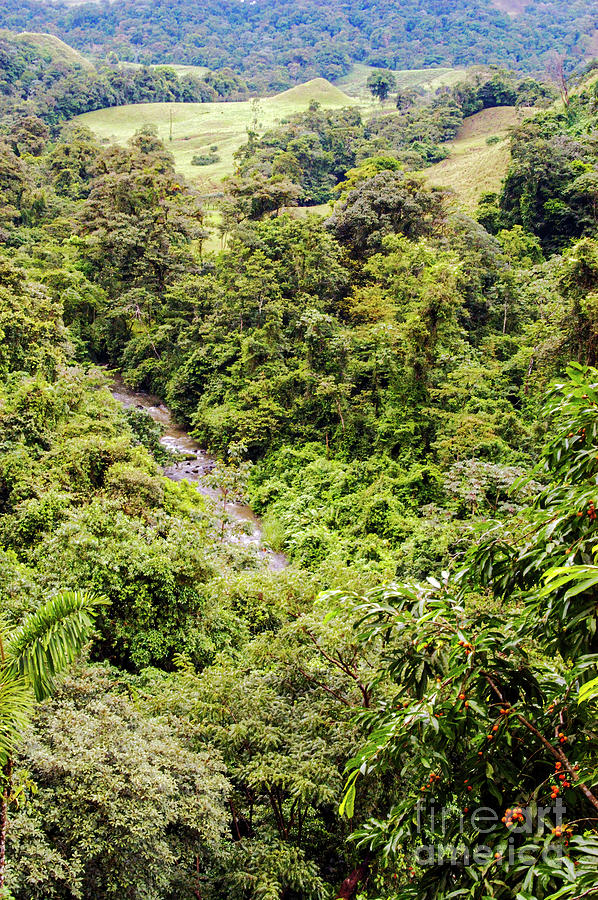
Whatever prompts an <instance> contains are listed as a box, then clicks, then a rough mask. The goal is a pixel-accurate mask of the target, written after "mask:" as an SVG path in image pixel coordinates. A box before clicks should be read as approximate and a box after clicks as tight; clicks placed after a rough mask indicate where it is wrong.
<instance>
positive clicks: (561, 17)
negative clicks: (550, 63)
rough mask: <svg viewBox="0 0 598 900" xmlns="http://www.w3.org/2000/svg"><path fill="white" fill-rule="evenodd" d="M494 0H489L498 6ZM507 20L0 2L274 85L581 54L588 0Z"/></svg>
mask: <svg viewBox="0 0 598 900" xmlns="http://www.w3.org/2000/svg"><path fill="white" fill-rule="evenodd" d="M498 5H499V4H497V6H498ZM524 6H525V9H524V10H523V11H522V12H520V14H519V15H517V16H516V17H514V18H512V17H509V16H508V15H507V14H506V13H505V12H502V11H501V10H500V9H497V8H496V7H495V6H494V5H493V4H492V3H491V2H489V0H486V2H484V0H425V2H424V0H403V2H401V3H400V4H397V3H387V2H384V0H372V2H368V3H363V2H362V0H337V2H333V3H327V4H321V3H319V2H318V0H302V2H300V3H297V2H296V0H292V2H291V0H259V2H254V3H241V2H238V0H206V2H204V3H201V4H199V5H198V4H196V3H192V2H189V0H175V2H173V0H161V2H157V3H152V4H142V3H139V2H138V0H121V2H119V3H118V4H114V3H103V4H99V3H84V4H77V5H74V6H73V5H72V4H70V3H68V4H65V3H60V2H56V3H49V2H39V0H3V2H2V3H0V26H2V27H5V28H10V29H12V30H17V31H21V30H28V31H51V32H52V33H53V34H57V35H58V36H59V37H61V38H63V39H64V40H66V41H67V42H68V43H69V44H71V45H72V46H73V47H76V48H78V49H79V50H82V51H84V52H86V53H92V54H98V55H100V56H101V57H104V56H105V55H106V54H107V53H108V52H114V53H116V54H117V55H118V57H119V58H121V59H126V60H132V61H133V62H141V63H168V62H170V63H173V62H176V63H190V64H192V65H200V66H207V67H208V68H210V69H222V68H224V67H228V66H230V67H231V68H233V69H234V70H235V71H236V72H239V73H243V75H244V77H245V78H246V79H247V81H248V82H249V83H250V85H251V86H252V87H257V88H260V89H264V88H267V89H270V90H275V91H280V90H284V89H285V88H286V87H289V86H290V85H292V84H296V83H297V82H301V81H305V80H307V79H308V78H314V77H317V76H323V77H325V78H329V79H335V78H337V77H339V76H341V75H344V74H346V73H347V72H348V71H349V69H350V68H351V65H352V64H353V63H355V62H361V63H367V64H369V65H373V66H381V67H389V68H392V69H403V68H410V69H412V68H421V67H426V66H436V65H472V64H479V63H494V64H499V65H508V66H511V67H513V68H517V69H525V70H527V71H530V70H531V71H543V70H544V68H545V66H546V62H547V59H548V57H549V55H550V53H551V52H552V53H554V52H557V53H558V54H560V55H562V56H563V57H565V58H566V59H567V60H568V62H569V63H570V65H572V66H573V65H575V64H576V63H578V62H579V61H580V60H583V59H587V58H588V57H591V55H592V52H593V50H594V48H595V46H596V44H595V40H596V34H597V32H598V5H597V4H596V2H595V0H572V2H569V3H562V2H558V0H551V2H541V0H530V2H529V4H524Z"/></svg>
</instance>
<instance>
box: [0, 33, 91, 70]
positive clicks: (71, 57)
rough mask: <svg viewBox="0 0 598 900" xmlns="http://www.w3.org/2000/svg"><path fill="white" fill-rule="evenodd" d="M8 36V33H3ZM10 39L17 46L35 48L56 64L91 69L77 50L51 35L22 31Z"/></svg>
mask: <svg viewBox="0 0 598 900" xmlns="http://www.w3.org/2000/svg"><path fill="white" fill-rule="evenodd" d="M5 34H9V32H5ZM10 39H11V40H12V41H15V42H16V43H19V44H25V45H26V46H28V47H35V48H36V49H37V50H41V51H42V53H46V54H48V55H49V56H50V57H51V58H52V59H53V60H54V61H56V62H65V63H69V64H71V65H80V66H84V67H85V68H87V69H90V68H93V67H92V64H91V63H90V61H89V60H88V59H86V58H85V57H84V56H83V55H82V54H81V53H79V51H78V50H74V49H73V48H72V47H69V45H68V44H65V43H64V41H61V40H60V38H57V37H56V36H55V35H53V34H44V33H43V32H35V31H22V32H20V33H19V34H14V33H11V34H10Z"/></svg>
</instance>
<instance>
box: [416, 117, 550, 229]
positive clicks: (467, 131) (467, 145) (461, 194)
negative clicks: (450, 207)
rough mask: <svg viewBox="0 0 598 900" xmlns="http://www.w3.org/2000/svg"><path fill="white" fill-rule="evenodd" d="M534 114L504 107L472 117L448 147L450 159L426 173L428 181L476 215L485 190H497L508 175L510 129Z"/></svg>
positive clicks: (432, 167)
mask: <svg viewBox="0 0 598 900" xmlns="http://www.w3.org/2000/svg"><path fill="white" fill-rule="evenodd" d="M534 112H535V110H533V109H529V108H515V107H514V106H503V107H499V108H496V109H484V110H482V112H479V113H476V114H475V115H474V116H469V118H467V119H466V120H465V122H464V123H463V126H462V127H461V129H460V130H459V133H458V135H457V137H456V138H455V140H454V141H449V142H448V143H447V144H446V145H445V146H446V147H447V148H449V149H450V156H449V157H448V159H444V160H442V162H440V163H437V164H436V165H434V166H431V167H430V168H429V169H426V170H425V172H424V176H425V178H426V181H427V182H428V184H430V185H433V186H436V187H448V188H451V190H453V191H454V192H455V196H456V198H457V201H458V203H459V204H460V205H461V206H462V207H463V208H464V209H466V210H467V211H468V212H473V211H474V210H475V208H476V206H477V204H478V201H479V199H480V196H481V195H482V194H483V193H485V192H486V191H493V192H496V191H498V190H499V189H500V186H501V184H502V181H503V179H504V177H505V175H506V174H507V169H508V167H509V161H510V149H509V142H508V140H507V138H508V134H509V129H510V128H512V127H513V126H514V125H518V124H519V123H520V122H522V121H523V120H524V119H525V118H528V117H529V116H530V115H533V114H534Z"/></svg>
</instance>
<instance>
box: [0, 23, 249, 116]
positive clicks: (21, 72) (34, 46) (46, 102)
mask: <svg viewBox="0 0 598 900" xmlns="http://www.w3.org/2000/svg"><path fill="white" fill-rule="evenodd" d="M52 49H53V48H52V47H51V46H50V47H44V46H43V45H41V46H40V45H39V43H36V42H35V41H33V42H31V43H29V42H27V40H21V39H19V40H15V39H14V36H11V35H10V33H7V34H5V35H4V36H3V35H2V34H0V118H2V119H4V120H9V121H11V120H14V119H15V118H16V119H18V118H22V117H23V116H26V115H28V114H32V115H36V116H38V117H40V118H41V119H43V120H44V121H45V122H46V123H47V124H49V125H56V124H58V123H59V122H62V121H65V120H67V119H71V118H73V117H74V116H77V115H79V114H80V113H85V112H91V111H93V110H96V109H103V108H104V107H110V106H123V105H124V104H127V103H149V102H154V103H169V102H183V103H206V102H209V101H212V100H221V99H235V100H238V99H240V98H242V97H244V96H245V94H246V92H247V88H246V86H245V84H244V82H243V81H242V79H240V78H239V76H237V75H235V74H234V73H233V72H232V71H231V70H230V69H227V68H224V69H223V70H221V71H219V72H217V73H214V72H207V73H206V74H205V75H204V76H203V77H202V78H198V77H197V76H196V75H194V74H192V73H188V74H185V75H183V76H182V77H180V78H179V76H178V75H177V73H176V72H175V70H174V69H172V68H169V67H168V66H157V67H154V68H148V67H147V66H142V67H139V68H133V67H126V66H119V65H118V64H116V63H113V64H112V65H108V64H101V65H98V66H97V67H94V66H92V65H90V64H89V63H88V62H87V61H86V60H85V59H84V58H81V59H80V60H77V58H76V57H75V56H74V58H73V59H72V60H69V59H67V60H64V59H60V58H56V53H55V52H54V53H53V52H52Z"/></svg>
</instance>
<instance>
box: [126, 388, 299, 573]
mask: <svg viewBox="0 0 598 900" xmlns="http://www.w3.org/2000/svg"><path fill="white" fill-rule="evenodd" d="M110 378H111V381H112V385H111V388H110V390H111V393H112V396H113V397H114V399H115V400H118V402H119V403H122V405H123V406H124V407H125V408H127V409H140V410H145V412H146V413H147V414H148V415H149V416H151V418H152V419H153V420H154V421H155V422H158V423H159V424H160V425H161V426H162V428H163V434H162V438H161V442H162V444H163V445H164V446H165V447H166V448H167V449H168V450H170V451H171V452H172V453H174V454H179V455H180V456H181V459H180V461H179V460H176V461H175V462H173V463H170V464H168V465H167V466H165V468H164V474H165V475H166V477H167V478H170V479H171V481H189V482H190V483H192V484H195V485H196V487H197V490H198V491H199V492H200V493H201V494H203V495H204V496H206V497H211V498H212V500H215V501H217V502H218V510H219V512H222V510H223V509H224V510H225V512H226V516H227V518H228V519H229V520H230V523H231V527H229V528H227V530H226V535H227V540H230V541H232V542H234V543H237V544H242V545H244V546H247V547H253V548H255V550H256V552H257V553H258V554H259V555H260V556H262V557H263V558H264V561H265V562H267V564H268V566H269V568H270V569H272V570H273V571H280V570H281V569H284V568H285V567H286V566H287V565H288V560H287V558H286V556H285V555H284V553H277V552H276V551H274V550H271V549H270V548H269V547H268V546H266V545H264V543H263V531H262V525H261V522H260V520H259V518H258V516H256V514H255V513H254V512H253V510H252V509H251V507H249V506H247V505H246V504H244V503H235V502H232V503H226V504H224V503H223V502H222V501H223V498H222V492H221V491H220V490H219V489H218V487H214V486H213V485H211V484H209V483H208V482H207V480H206V476H207V475H209V473H210V472H211V471H212V469H213V468H214V465H215V463H216V460H215V459H214V457H213V456H210V454H209V453H206V451H205V450H203V449H202V448H201V447H200V446H199V444H198V443H197V441H196V440H194V439H193V438H192V437H191V435H190V434H188V433H187V432H186V431H185V430H184V429H183V428H181V427H180V425H177V423H176V422H175V421H174V419H173V417H172V413H171V412H170V410H169V409H168V407H167V406H165V405H164V404H163V403H162V401H161V400H160V398H159V397H155V396H153V395H152V394H146V393H144V392H142V391H133V390H131V389H130V388H128V387H127V386H126V385H125V383H124V382H123V380H122V378H120V377H119V376H115V375H114V374H112V373H111V375H110Z"/></svg>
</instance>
